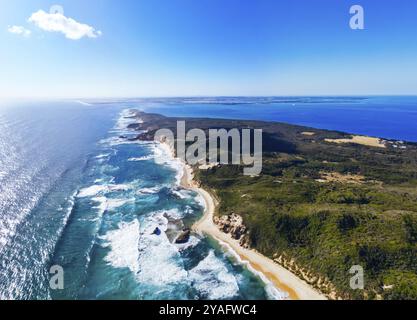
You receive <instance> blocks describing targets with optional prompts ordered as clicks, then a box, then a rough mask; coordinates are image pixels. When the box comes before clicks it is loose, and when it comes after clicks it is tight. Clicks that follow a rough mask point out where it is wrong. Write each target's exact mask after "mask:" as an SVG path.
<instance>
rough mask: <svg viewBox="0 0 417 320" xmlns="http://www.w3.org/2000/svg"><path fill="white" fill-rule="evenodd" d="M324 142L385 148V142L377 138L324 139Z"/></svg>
mask: <svg viewBox="0 0 417 320" xmlns="http://www.w3.org/2000/svg"><path fill="white" fill-rule="evenodd" d="M324 140H325V141H326V142H331V143H356V144H362V145H364V146H369V147H376V148H386V147H387V146H386V145H385V141H384V140H382V139H379V138H373V137H366V136H352V138H350V139H324Z"/></svg>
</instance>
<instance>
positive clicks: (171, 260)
mask: <svg viewBox="0 0 417 320" xmlns="http://www.w3.org/2000/svg"><path fill="white" fill-rule="evenodd" d="M167 227H168V219H167V218H166V217H165V216H164V212H163V211H161V212H156V213H153V214H151V215H150V216H148V217H147V218H146V219H145V221H144V222H143V229H142V230H141V237H140V241H139V273H138V275H137V279H138V281H139V282H141V283H147V284H152V285H156V286H164V285H167V284H175V283H183V282H185V281H187V272H186V271H185V270H184V266H183V263H182V260H181V257H180V255H179V251H178V248H177V247H176V246H175V245H173V244H171V243H170V241H169V239H168V237H167V235H166V234H165V231H166V230H167ZM156 228H159V230H160V234H159V235H157V234H154V231H155V229H156Z"/></svg>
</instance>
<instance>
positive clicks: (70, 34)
mask: <svg viewBox="0 0 417 320" xmlns="http://www.w3.org/2000/svg"><path fill="white" fill-rule="evenodd" d="M28 21H29V22H31V23H33V24H35V25H36V26H37V27H39V28H41V29H42V30H45V31H49V32H61V33H63V34H64V35H65V37H66V38H68V39H71V40H79V39H81V38H83V37H88V38H97V37H99V36H101V31H97V30H96V29H94V28H93V27H91V26H89V25H87V24H84V23H79V22H77V21H75V20H74V19H72V18H68V17H66V16H64V14H63V13H60V12H56V13H46V12H45V11H43V10H39V11H37V12H35V13H33V14H32V15H31V16H30V18H29V19H28Z"/></svg>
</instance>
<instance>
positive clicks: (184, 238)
mask: <svg viewBox="0 0 417 320" xmlns="http://www.w3.org/2000/svg"><path fill="white" fill-rule="evenodd" d="M190 235H191V230H190V229H185V230H184V231H183V232H182V233H181V234H180V235H179V236H178V237H177V239H175V243H177V244H183V243H187V242H188V240H190Z"/></svg>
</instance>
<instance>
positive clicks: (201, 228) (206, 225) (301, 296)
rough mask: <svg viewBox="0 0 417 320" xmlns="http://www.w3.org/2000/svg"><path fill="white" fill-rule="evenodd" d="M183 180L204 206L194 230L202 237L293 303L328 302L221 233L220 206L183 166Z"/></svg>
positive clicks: (291, 275)
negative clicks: (231, 254)
mask: <svg viewBox="0 0 417 320" xmlns="http://www.w3.org/2000/svg"><path fill="white" fill-rule="evenodd" d="M183 170H184V172H183V176H182V178H181V186H182V187H183V188H186V189H190V190H193V191H195V192H196V193H198V194H199V195H200V196H201V197H202V198H203V199H204V203H205V208H204V214H203V216H202V217H201V219H200V220H199V221H197V222H196V223H195V224H194V225H193V227H192V229H193V231H195V232H197V233H199V234H201V235H202V234H206V235H208V236H210V237H212V238H214V239H215V240H216V241H217V242H219V244H220V245H221V246H223V247H225V246H227V247H229V249H231V250H232V251H234V253H235V254H236V255H237V256H239V258H240V260H241V261H242V262H243V263H244V264H247V265H248V266H250V268H252V269H253V270H255V271H256V272H258V273H260V274H261V275H263V276H264V277H265V278H266V279H267V280H268V281H269V282H270V283H271V284H272V285H273V286H274V287H275V288H276V289H278V291H280V292H282V293H284V294H285V293H286V294H288V298H289V299H291V300H327V298H326V297H325V296H324V295H323V294H321V293H320V292H318V291H317V290H316V289H314V288H313V287H312V286H310V285H309V284H307V283H306V282H304V281H303V280H301V279H300V278H298V277H297V276H296V275H295V274H293V273H291V272H290V271H288V270H287V269H285V268H284V267H282V266H280V265H279V264H277V263H276V262H274V261H273V260H271V259H269V258H268V257H266V256H264V255H262V254H260V253H259V252H257V251H256V250H254V249H245V248H243V247H241V246H240V244H239V242H238V241H237V240H235V239H233V238H232V237H231V236H230V235H229V234H226V233H224V232H222V231H220V230H219V229H218V228H217V226H216V225H215V224H214V222H213V216H214V212H215V209H216V206H217V204H218V203H217V201H216V199H215V198H214V197H213V196H212V195H211V194H210V193H209V192H207V191H206V190H205V189H203V188H201V187H199V186H198V185H197V184H196V183H195V181H194V176H193V172H192V168H191V167H190V166H189V165H188V164H186V163H184V162H183Z"/></svg>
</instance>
